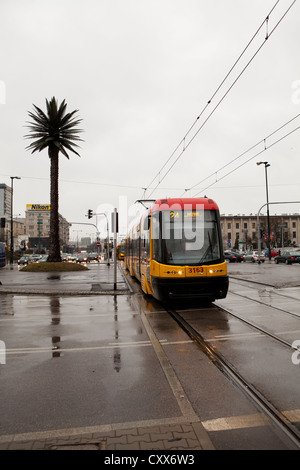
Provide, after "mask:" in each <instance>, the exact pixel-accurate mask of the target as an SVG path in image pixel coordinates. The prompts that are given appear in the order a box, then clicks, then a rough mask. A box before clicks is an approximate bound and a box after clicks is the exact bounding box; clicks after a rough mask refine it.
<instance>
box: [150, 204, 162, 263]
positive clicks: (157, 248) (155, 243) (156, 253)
mask: <svg viewBox="0 0 300 470" xmlns="http://www.w3.org/2000/svg"><path fill="white" fill-rule="evenodd" d="M159 214H160V215H159ZM160 218H161V212H155V213H154V214H152V216H151V224H152V225H151V238H152V247H153V259H154V260H155V261H158V262H161V261H162V259H161V258H162V254H161V242H160V236H159V232H160V230H159V226H160V223H159V220H160Z"/></svg>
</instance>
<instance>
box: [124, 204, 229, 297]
mask: <svg viewBox="0 0 300 470" xmlns="http://www.w3.org/2000/svg"><path fill="white" fill-rule="evenodd" d="M124 263H125V268H126V269H127V270H128V271H129V273H130V275H131V276H133V277H135V278H137V279H138V281H139V282H140V283H141V288H142V291H143V292H144V293H145V294H149V295H151V296H153V297H154V298H156V299H158V300H160V301H163V302H166V301H173V300H182V299H190V300H198V299H199V300H205V301H213V300H215V299H222V298H225V297H226V295H227V291H228V275H227V263H226V261H225V259H224V253H223V245H222V235H221V226H220V213H219V208H218V205H217V204H216V203H215V202H214V201H213V200H212V199H209V198H207V197H204V198H184V199H159V200H157V201H156V202H155V203H154V204H153V205H152V206H151V207H150V208H149V209H148V210H146V211H145V213H144V214H143V215H142V216H141V217H140V218H139V220H138V221H137V222H136V223H135V224H133V226H132V227H131V229H130V230H129V232H128V235H127V237H126V240H125V256H124Z"/></svg>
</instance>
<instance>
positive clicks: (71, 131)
mask: <svg viewBox="0 0 300 470" xmlns="http://www.w3.org/2000/svg"><path fill="white" fill-rule="evenodd" d="M33 107H34V112H28V115H29V117H30V118H31V119H32V121H31V122H28V123H27V124H28V125H27V127H28V129H29V134H27V135H25V136H24V137H25V138H26V139H33V142H31V144H30V145H28V146H27V147H26V149H28V150H31V151H32V153H34V152H36V151H39V152H40V151H41V150H44V149H45V148H47V147H48V148H49V147H51V146H55V147H56V148H58V149H59V151H60V152H61V153H62V154H63V155H64V156H65V157H67V158H69V156H68V153H67V151H66V150H69V151H71V152H73V153H75V154H76V155H78V156H80V155H79V153H78V152H76V150H75V149H74V147H79V146H78V145H77V144H75V142H74V141H77V142H78V141H82V139H81V138H80V137H78V134H80V133H81V132H83V130H82V129H78V128H77V126H78V125H79V123H80V122H81V121H82V119H78V118H77V116H76V114H77V113H78V110H77V109H76V110H74V111H72V112H70V113H66V109H67V104H66V102H65V100H63V101H62V102H61V104H60V105H59V106H58V103H57V100H56V99H55V97H53V98H52V99H51V100H50V101H48V100H47V99H46V109H47V112H46V114H45V113H44V112H43V111H42V110H41V109H40V108H39V107H38V106H36V105H33Z"/></svg>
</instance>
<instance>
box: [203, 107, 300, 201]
mask: <svg viewBox="0 0 300 470" xmlns="http://www.w3.org/2000/svg"><path fill="white" fill-rule="evenodd" d="M298 116H299V115H298ZM298 129H300V125H299V126H298V127H296V128H295V129H293V130H292V131H290V132H288V133H287V134H285V135H284V136H282V137H280V139H278V140H276V141H275V142H273V143H272V144H270V145H269V146H268V147H267V146H265V147H264V148H263V150H260V151H259V152H258V153H256V154H255V155H253V156H252V157H251V158H249V159H248V160H246V161H245V162H243V163H241V164H240V165H239V166H237V167H236V168H234V169H233V170H231V171H229V172H228V173H226V175H223V176H222V177H221V178H219V179H218V180H217V181H214V182H213V183H211V184H210V185H209V186H206V188H203V189H201V191H199V192H198V193H196V194H194V197H196V196H198V194H200V192H203V191H206V189H208V188H210V187H211V186H213V185H214V184H216V183H218V182H219V181H221V180H222V179H224V178H226V176H229V175H231V173H233V172H234V171H236V170H238V169H239V168H241V167H242V166H244V165H246V163H248V162H250V161H251V160H253V159H254V158H256V157H258V156H259V155H261V154H262V153H264V152H266V151H267V150H269V149H270V148H271V147H274V145H276V144H278V143H279V142H281V141H282V140H283V139H286V138H287V137H288V136H289V135H291V134H293V133H294V132H296V131H297V130H298ZM252 148H254V147H252Z"/></svg>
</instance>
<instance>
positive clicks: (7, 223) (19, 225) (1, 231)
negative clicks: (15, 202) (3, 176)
mask: <svg viewBox="0 0 300 470" xmlns="http://www.w3.org/2000/svg"><path fill="white" fill-rule="evenodd" d="M24 223H25V219H24V218H16V217H15V218H14V219H13V235H14V250H18V249H19V243H18V240H17V238H18V237H22V235H24ZM10 233H11V187H10V186H7V185H6V184H0V241H1V242H4V243H5V245H6V246H8V247H9V246H10Z"/></svg>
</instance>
